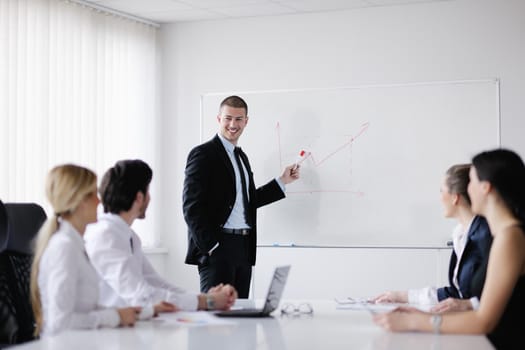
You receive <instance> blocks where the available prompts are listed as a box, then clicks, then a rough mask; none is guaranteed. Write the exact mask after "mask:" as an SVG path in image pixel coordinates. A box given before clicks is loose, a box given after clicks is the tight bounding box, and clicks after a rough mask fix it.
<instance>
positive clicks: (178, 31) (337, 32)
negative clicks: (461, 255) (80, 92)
mask: <svg viewBox="0 0 525 350" xmlns="http://www.w3.org/2000/svg"><path fill="white" fill-rule="evenodd" d="M524 33H525V2H523V1H521V0H505V1H501V0H465V1H463V0H456V1H445V2H436V3H429V4H410V5H403V6H390V7H375V8H364V9H355V10H349V11H343V12H328V13H321V14H304V15H293V16H276V17H262V18H244V19H232V20H221V21H204V22H189V23H180V24H172V25H167V26H163V27H162V29H161V38H160V45H161V50H162V58H163V59H162V72H163V74H162V76H163V84H162V91H163V95H162V98H163V103H162V115H163V123H164V124H163V140H162V155H161V159H162V162H161V163H162V167H161V168H160V169H156V171H157V172H161V176H160V179H161V180H160V181H162V183H161V186H160V188H162V193H156V194H153V196H154V197H156V198H154V200H157V201H160V202H161V203H162V205H161V207H162V213H161V214H162V215H161V216H162V217H163V219H162V220H163V221H162V222H161V225H160V226H161V227H163V228H164V230H163V232H162V234H163V243H164V245H165V246H166V247H167V248H168V250H169V254H168V255H167V257H166V259H167V260H166V263H165V266H166V275H167V277H168V278H169V279H170V280H173V281H176V282H177V283H178V284H179V285H183V286H185V287H187V288H188V289H195V290H196V289H197V288H198V277H197V276H198V275H197V271H196V267H193V266H187V265H184V264H183V261H184V255H185V251H186V226H185V223H184V220H183V217H182V209H181V196H182V195H181V191H182V183H183V176H184V166H185V162H186V156H187V153H188V151H189V150H190V149H191V148H192V147H193V146H195V145H196V144H198V143H199V96H200V94H202V93H206V92H219V91H236V90H237V91H243V90H260V89H280V88H315V87H335V86H349V85H362V84H382V83H406V82H417V81H433V80H458V79H460V80H461V79H478V78H492V77H496V78H500V79H501V105H502V108H501V113H502V123H501V126H502V130H501V131H502V142H503V145H504V146H507V147H510V148H513V149H515V150H516V151H518V152H519V153H520V154H521V155H522V156H525V138H523V136H522V134H523V130H525V118H524V117H523V111H522V108H521V107H522V106H521V102H522V101H524V100H525V96H524V95H525V86H524V83H523V82H524V81H525V68H524V67H525V66H524V64H523V62H525V45H524V40H525V38H524ZM247 102H248V104H249V102H250V101H249V100H248V101H247ZM209 117H210V118H214V116H212V115H210V116H209ZM248 127H249V126H248ZM336 127H337V125H334V128H336ZM452 127H454V126H453V125H451V128H452ZM472 127H476V126H475V125H473V126H472ZM443 136H444V137H446V135H443ZM465 137H466V138H468V130H465ZM241 141H242V140H241ZM276 175H277V174H276ZM436 186H437V185H436ZM409 190H410V189H407V191H409ZM436 200H438V199H437V198H436ZM262 210H264V209H262ZM436 215H441V213H436ZM380 219H381V218H371V221H373V220H380ZM341 224H342V225H344V224H350V223H341ZM262 234H263V233H262ZM421 234H425V232H424V227H422V228H421ZM448 255H449V251H446V250H445V251H436V250H395V249H392V250H388V249H387V250H384V249H294V248H287V249H283V248H260V249H259V255H258V263H257V268H256V274H257V276H256V281H255V286H256V295H257V296H260V295H261V293H264V292H265V290H264V289H265V287H266V283H267V280H268V278H269V274H270V271H271V270H272V269H273V267H274V266H275V265H276V264H277V263H284V262H287V263H292V265H293V270H292V274H291V276H290V284H289V286H288V287H287V290H286V291H285V293H286V294H287V297H295V298H302V297H331V296H333V295H346V294H349V295H350V294H352V295H369V294H373V293H377V292H379V291H381V290H383V289H388V288H405V287H415V286H423V285H428V284H438V283H443V282H444V281H445V280H446V277H445V276H446V266H447V264H448ZM407 271H409V273H407Z"/></svg>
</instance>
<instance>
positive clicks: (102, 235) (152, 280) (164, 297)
mask: <svg viewBox="0 0 525 350" xmlns="http://www.w3.org/2000/svg"><path fill="white" fill-rule="evenodd" d="M84 240H85V241H86V250H87V253H88V255H89V258H90V260H91V263H92V264H93V266H94V267H95V269H96V270H97V272H98V273H99V275H100V277H101V278H102V280H103V281H102V283H101V285H100V302H101V304H102V305H106V306H117V307H121V306H142V307H143V308H144V312H143V314H146V315H148V314H149V315H151V314H152V313H153V306H154V305H155V304H158V303H159V302H161V301H167V302H170V303H172V304H175V305H176V306H177V307H178V308H179V309H182V310H189V311H193V310H196V309H197V307H198V295H197V294H191V293H187V292H186V291H184V290H183V289H181V288H178V287H175V286H173V285H171V284H169V283H168V282H166V281H165V280H163V279H162V278H161V277H160V276H159V275H158V274H157V272H155V270H154V269H153V266H151V264H150V262H149V261H148V260H147V259H146V257H145V256H144V253H143V252H142V244H141V241H140V238H139V236H138V235H137V234H136V233H135V232H134V231H133V230H132V229H131V227H129V225H128V224H127V223H126V222H125V221H124V219H122V218H121V217H120V216H119V215H116V214H111V213H105V214H101V215H99V217H98V222H97V223H95V224H91V225H88V227H87V228H86V233H85V235H84ZM146 310H150V311H146ZM146 315H143V316H144V317H147V316H146ZM141 318H142V317H141Z"/></svg>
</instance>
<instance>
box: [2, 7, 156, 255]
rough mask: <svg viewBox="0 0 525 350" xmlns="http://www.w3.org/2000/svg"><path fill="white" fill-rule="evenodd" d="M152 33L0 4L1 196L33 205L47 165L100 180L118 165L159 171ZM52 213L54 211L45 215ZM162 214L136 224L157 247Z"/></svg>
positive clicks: (96, 16) (78, 10)
mask: <svg viewBox="0 0 525 350" xmlns="http://www.w3.org/2000/svg"><path fill="white" fill-rule="evenodd" d="M156 36H157V33H156V29H155V28H153V27H152V26H148V25H146V24H143V23H138V22H135V21H132V20H129V19H125V18H121V17H118V16H114V15H108V14H107V13H103V12H99V11H95V10H93V9H90V8H86V7H84V6H81V5H78V4H75V3H69V2H64V1H59V0H1V1H0V120H1V125H0V152H1V156H0V162H1V167H0V199H2V201H4V202H28V201H31V202H36V203H39V204H41V205H42V206H43V207H44V208H46V209H47V210H49V209H50V208H49V206H48V203H47V200H46V199H45V194H44V182H45V176H46V174H47V172H48V171H49V169H50V168H52V167H53V166H55V165H57V164H62V163H75V164H79V165H83V166H86V167H88V168H91V169H92V170H94V171H96V172H97V174H98V175H99V179H100V177H101V176H102V174H103V173H104V172H105V171H106V170H107V169H108V168H109V167H110V166H112V165H113V164H114V163H115V162H116V161H117V160H119V159H137V158H138V159H142V160H144V161H146V162H147V163H148V164H149V165H150V166H151V167H152V168H153V171H154V178H153V183H152V185H151V188H150V191H151V192H152V197H155V192H156V191H155V189H156V184H157V183H158V181H155V176H156V174H157V173H156V169H157V164H159V159H157V158H158V154H159V152H158V151H159V149H158V147H160V142H159V141H158V135H159V111H158V98H157V96H158V94H157V88H158V86H157V82H158V74H157V67H158V66H157V59H158V57H157V45H156ZM48 212H49V211H48ZM156 217H157V210H156V208H155V201H154V200H153V201H152V203H151V205H150V209H149V210H148V218H147V219H146V220H142V221H143V222H137V223H136V224H135V225H137V226H138V227H135V225H134V228H135V229H136V231H137V233H139V234H140V235H141V238H142V240H143V242H144V245H145V246H158V244H159V236H158V235H157V234H156V232H158V230H157V227H156V222H157V219H156Z"/></svg>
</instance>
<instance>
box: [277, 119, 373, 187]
mask: <svg viewBox="0 0 525 350" xmlns="http://www.w3.org/2000/svg"><path fill="white" fill-rule="evenodd" d="M369 126H370V122H366V123H363V124H362V125H361V127H360V129H359V131H358V132H357V134H356V135H355V136H352V135H350V137H349V139H348V141H347V142H345V143H344V144H342V145H341V146H339V147H337V148H336V149H334V150H333V151H331V152H329V153H328V154H327V155H326V156H324V158H321V159H320V160H316V157H315V156H314V153H313V152H307V155H306V156H305V157H304V158H302V159H301V161H300V162H299V163H298V164H301V163H303V162H305V161H306V160H307V159H310V161H311V164H312V166H313V167H314V168H319V167H320V166H321V165H322V164H323V163H325V162H326V161H327V160H329V159H330V158H332V157H334V156H335V155H336V154H338V153H340V152H342V151H343V150H344V149H345V148H347V147H350V148H351V147H352V144H353V143H354V142H355V141H356V140H357V139H358V138H359V137H361V136H362V135H363V134H364V133H366V131H367V130H368V128H369ZM276 131H277V143H278V149H279V164H280V167H281V169H282V168H283V160H282V149H281V125H280V123H279V122H277V125H276ZM327 192H331V193H341V192H345V193H352V194H355V195H358V196H363V195H364V192H362V191H355V190H344V189H332V190H329V189H322V190H321V189H318V190H303V191H287V193H290V194H291V193H296V194H299V193H310V194H312V193H327Z"/></svg>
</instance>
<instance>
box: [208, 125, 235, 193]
mask: <svg viewBox="0 0 525 350" xmlns="http://www.w3.org/2000/svg"><path fill="white" fill-rule="evenodd" d="M213 143H214V144H215V146H216V147H217V153H218V154H219V158H220V162H222V163H223V164H224V166H225V167H226V169H228V174H230V178H231V180H232V183H233V188H235V172H234V171H233V165H232V162H231V161H230V157H228V153H227V151H226V149H225V148H224V145H223V144H222V141H221V139H220V138H219V136H217V135H215V137H214V138H213Z"/></svg>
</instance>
